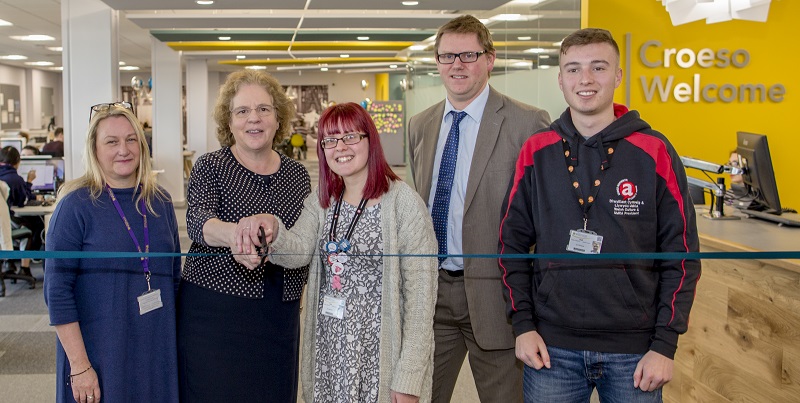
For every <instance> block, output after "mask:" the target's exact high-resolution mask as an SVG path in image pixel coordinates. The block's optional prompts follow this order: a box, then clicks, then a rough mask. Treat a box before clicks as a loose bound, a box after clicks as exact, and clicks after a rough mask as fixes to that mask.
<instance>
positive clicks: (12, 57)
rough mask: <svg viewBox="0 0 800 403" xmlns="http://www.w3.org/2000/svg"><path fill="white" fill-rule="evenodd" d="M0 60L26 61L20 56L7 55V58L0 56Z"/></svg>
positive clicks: (25, 57)
mask: <svg viewBox="0 0 800 403" xmlns="http://www.w3.org/2000/svg"><path fill="white" fill-rule="evenodd" d="M0 59H2V60H28V57H27V56H22V55H7V56H0Z"/></svg>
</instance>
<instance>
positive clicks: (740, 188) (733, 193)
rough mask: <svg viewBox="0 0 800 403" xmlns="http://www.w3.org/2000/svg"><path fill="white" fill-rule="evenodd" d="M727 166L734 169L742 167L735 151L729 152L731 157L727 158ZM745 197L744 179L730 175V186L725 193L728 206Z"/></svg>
mask: <svg viewBox="0 0 800 403" xmlns="http://www.w3.org/2000/svg"><path fill="white" fill-rule="evenodd" d="M728 165H730V166H732V167H734V168H741V167H742V162H741V161H740V157H739V154H737V153H736V150H733V151H731V155H730V157H728ZM745 197H747V187H746V186H745V184H744V177H742V174H731V175H730V186H729V187H728V190H726V191H725V201H726V202H727V204H728V205H730V204H733V203H734V202H735V201H736V200H741V199H743V198H745Z"/></svg>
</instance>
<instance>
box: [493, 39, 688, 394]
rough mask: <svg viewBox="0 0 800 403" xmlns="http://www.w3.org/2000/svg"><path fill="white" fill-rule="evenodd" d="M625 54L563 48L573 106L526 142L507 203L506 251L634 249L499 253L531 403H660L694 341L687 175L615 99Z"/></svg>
mask: <svg viewBox="0 0 800 403" xmlns="http://www.w3.org/2000/svg"><path fill="white" fill-rule="evenodd" d="M619 59H620V56H619V47H618V46H617V43H616V42H615V41H614V39H613V38H612V36H611V33H609V32H608V31H606V30H602V29H593V28H587V29H582V30H579V31H577V32H575V33H573V34H571V35H569V36H568V37H567V38H565V39H564V41H563V42H562V45H561V58H560V61H559V69H560V71H559V75H558V83H559V87H560V88H561V90H562V92H563V93H564V98H565V99H566V101H567V104H568V105H569V108H568V109H567V110H566V111H565V112H564V113H563V114H562V115H561V117H560V118H559V119H558V120H556V121H555V122H553V124H552V125H551V126H550V128H548V129H544V130H542V131H540V132H538V133H536V134H534V135H533V136H532V137H531V138H530V139H529V140H528V141H527V142H526V143H525V144H524V145H523V147H522V150H521V151H520V154H519V158H518V161H517V165H516V172H515V174H514V178H513V179H512V182H511V184H510V185H509V189H508V193H507V195H506V199H505V202H504V207H505V211H504V212H503V219H502V221H501V226H500V239H499V246H498V247H499V253H500V254H501V255H511V254H527V253H528V251H529V250H530V248H531V247H534V248H535V254H563V253H581V254H600V253H631V254H632V255H631V256H630V257H628V258H625V259H619V260H610V259H569V258H559V257H558V256H550V257H545V258H537V259H535V260H534V259H532V258H533V257H534V256H535V255H531V256H529V258H520V257H519V256H513V257H512V256H501V258H500V267H501V270H502V271H503V273H504V274H503V280H504V284H505V287H504V292H505V296H506V301H507V308H508V309H507V311H508V315H509V317H510V318H511V322H512V325H513V328H514V333H515V335H516V337H517V340H516V355H517V357H518V358H519V359H520V360H522V362H524V363H525V364H526V367H525V369H524V388H525V400H526V401H528V402H533V401H541V402H546V401H587V402H588V401H589V396H590V395H591V393H592V390H593V389H594V388H595V387H596V388H597V389H598V392H599V394H600V398H601V400H606V399H610V400H612V401H625V402H632V401H636V402H640V401H642V402H644V401H647V402H650V401H661V387H662V386H663V385H664V384H665V383H667V382H668V381H669V380H670V379H671V377H672V370H673V357H674V354H675V350H676V349H677V343H678V335H680V334H682V333H684V332H686V326H687V322H688V317H689V310H690V309H691V306H692V301H693V299H694V292H695V285H696V283H697V280H698V278H699V276H700V262H699V260H689V259H659V260H652V259H650V260H648V259H642V258H641V257H638V256H636V255H635V254H636V253H652V252H696V251H698V248H699V247H698V238H697V227H696V224H695V213H694V207H693V205H692V203H691V201H690V198H689V193H688V191H687V181H686V175H685V172H684V167H683V165H682V164H681V161H680V158H679V157H678V154H677V153H676V152H675V150H674V148H673V147H672V145H671V144H670V143H669V141H668V140H667V139H666V137H664V135H662V134H661V133H659V132H657V131H655V130H653V129H652V128H650V126H649V125H648V124H647V123H646V122H644V121H643V120H642V119H640V118H639V114H638V113H637V112H636V111H629V110H628V109H627V108H626V107H625V106H623V105H618V104H614V103H613V97H614V90H615V89H616V88H617V87H618V86H619V85H620V82H621V81H622V70H621V69H620V67H619V63H620V62H619Z"/></svg>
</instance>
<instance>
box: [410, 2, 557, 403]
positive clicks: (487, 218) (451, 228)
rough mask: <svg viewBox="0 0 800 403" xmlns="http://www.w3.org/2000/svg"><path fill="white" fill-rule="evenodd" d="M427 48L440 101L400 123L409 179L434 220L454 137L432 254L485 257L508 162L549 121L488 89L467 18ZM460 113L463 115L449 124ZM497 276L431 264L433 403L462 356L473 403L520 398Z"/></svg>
mask: <svg viewBox="0 0 800 403" xmlns="http://www.w3.org/2000/svg"><path fill="white" fill-rule="evenodd" d="M434 51H435V53H436V55H435V56H436V64H437V67H438V69H439V73H440V75H441V78H442V82H443V83H444V86H445V89H446V90H447V99H445V100H444V101H442V102H439V103H438V104H436V105H434V106H432V107H430V108H428V109H426V110H425V111H423V112H421V113H419V114H418V115H416V116H414V117H412V118H411V119H410V120H409V131H408V137H409V141H408V147H409V155H410V166H411V174H412V176H413V179H414V183H415V186H416V189H417V192H419V194H420V195H421V196H422V199H423V200H425V201H426V202H427V203H428V208H429V210H431V212H432V214H433V215H434V217H436V213H434V207H433V206H434V204H435V199H436V198H437V197H440V196H436V195H435V194H436V193H437V185H438V183H439V181H440V178H442V177H441V176H440V169H439V168H440V166H444V165H442V160H443V159H445V160H446V161H450V160H451V159H452V158H450V157H443V154H445V151H444V149H445V143H446V141H447V139H448V137H450V136H451V135H452V134H453V133H454V132H455V133H456V136H455V137H456V138H457V139H458V142H457V143H456V144H457V147H458V148H457V153H456V154H457V157H456V158H455V160H456V162H455V164H452V163H451V165H450V166H449V167H448V169H450V170H453V166H452V165H455V168H454V170H455V173H454V174H453V175H452V186H451V187H450V188H449V189H447V192H443V190H442V189H439V193H448V194H449V196H448V197H449V202H446V201H445V202H439V203H443V204H445V205H448V206H449V209H447V210H445V211H446V214H447V216H446V223H443V224H442V227H441V230H437V238H439V239H440V253H442V251H443V250H444V251H446V252H445V253H447V254H449V255H459V254H479V255H480V254H489V255H493V254H495V253H497V241H498V233H499V228H500V214H501V212H502V202H503V197H504V195H505V191H506V189H507V188H508V183H509V181H510V179H511V177H512V175H513V172H514V164H515V161H516V156H517V155H518V154H519V150H520V148H521V147H522V144H523V143H524V142H525V140H526V139H527V138H528V137H530V135H531V134H533V133H534V132H536V131H538V130H539V129H542V128H544V127H547V126H549V124H550V116H549V115H548V113H547V112H546V111H544V110H541V109H538V108H535V107H533V106H529V105H525V104H523V103H520V102H518V101H515V100H513V99H511V98H509V97H507V96H505V95H502V94H500V93H499V92H497V91H495V90H494V89H493V88H491V87H490V86H489V84H488V82H489V75H490V73H491V71H492V68H493V67H494V60H495V49H494V46H493V44H492V39H491V34H490V33H489V30H488V29H487V28H486V27H485V26H484V25H483V24H482V23H481V22H480V21H479V20H478V19H476V18H475V17H473V16H469V15H467V16H462V17H458V18H455V19H453V20H451V21H450V22H448V23H447V24H445V25H443V26H442V27H441V28H439V32H438V33H437V35H436V44H435V49H434ZM462 111H463V112H466V115H463V117H461V116H459V117H458V118H456V116H457V115H455V113H458V112H462ZM456 119H457V120H456ZM454 120H455V123H457V124H455V125H454V124H453V123H454ZM448 155H450V154H448ZM451 157H453V156H452V155H451ZM445 165H446V164H445ZM448 181H449V180H443V183H447V182H448ZM444 187H446V186H443V188H444ZM440 205H441V204H440ZM440 211H441V210H440ZM434 222H436V219H434ZM445 227H446V230H445V231H444V232H446V233H444V234H442V235H441V238H440V234H439V233H438V232H443V231H442V230H444V228H445ZM444 239H446V241H443V240H444ZM442 244H446V246H445V245H442ZM501 276H502V273H501V272H500V269H499V268H498V265H497V259H494V258H473V257H466V258H461V257H456V256H453V257H447V258H446V259H444V260H443V261H441V262H440V269H439V291H438V300H437V303H436V313H435V317H434V335H435V342H436V350H435V356H434V374H433V397H432V399H433V402H448V401H450V398H451V396H452V393H453V388H454V387H455V383H456V380H457V379H458V373H459V371H460V369H461V366H462V364H463V362H464V357H465V355H466V353H467V352H469V354H470V366H471V367H472V373H473V376H474V378H475V384H476V386H477V389H478V395H479V397H480V399H481V401H482V402H521V401H522V365H521V363H519V362H518V361H517V360H516V357H515V353H514V347H515V346H514V342H515V340H514V335H513V333H512V329H511V325H510V323H509V322H508V321H507V319H506V315H505V301H504V300H503V290H502V288H501V287H502V284H501Z"/></svg>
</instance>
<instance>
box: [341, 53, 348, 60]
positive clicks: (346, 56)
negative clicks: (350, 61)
mask: <svg viewBox="0 0 800 403" xmlns="http://www.w3.org/2000/svg"><path fill="white" fill-rule="evenodd" d="M339 57H341V58H342V59H347V58H348V57H350V55H348V54H341V55H339Z"/></svg>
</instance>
